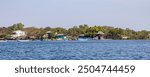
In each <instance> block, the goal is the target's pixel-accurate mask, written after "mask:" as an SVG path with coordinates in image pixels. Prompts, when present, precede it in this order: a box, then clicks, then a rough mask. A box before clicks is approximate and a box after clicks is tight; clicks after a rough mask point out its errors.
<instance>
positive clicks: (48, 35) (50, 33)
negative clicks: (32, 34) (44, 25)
mask: <svg viewBox="0 0 150 77" xmlns="http://www.w3.org/2000/svg"><path fill="white" fill-rule="evenodd" d="M46 34H47V38H48V39H51V38H52V32H51V31H47V32H46Z"/></svg>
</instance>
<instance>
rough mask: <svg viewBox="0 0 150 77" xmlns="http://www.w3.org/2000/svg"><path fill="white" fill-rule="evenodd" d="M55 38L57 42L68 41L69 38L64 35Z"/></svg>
mask: <svg viewBox="0 0 150 77" xmlns="http://www.w3.org/2000/svg"><path fill="white" fill-rule="evenodd" d="M55 38H56V40H67V37H66V35H64V34H57V35H56V36H55Z"/></svg>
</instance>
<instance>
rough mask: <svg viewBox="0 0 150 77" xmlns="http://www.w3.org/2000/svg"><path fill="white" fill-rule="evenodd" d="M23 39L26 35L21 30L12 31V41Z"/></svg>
mask: <svg viewBox="0 0 150 77" xmlns="http://www.w3.org/2000/svg"><path fill="white" fill-rule="evenodd" d="M25 37H26V33H25V32H24V31H21V30H16V31H13V32H12V35H11V38H12V39H24V38H25Z"/></svg>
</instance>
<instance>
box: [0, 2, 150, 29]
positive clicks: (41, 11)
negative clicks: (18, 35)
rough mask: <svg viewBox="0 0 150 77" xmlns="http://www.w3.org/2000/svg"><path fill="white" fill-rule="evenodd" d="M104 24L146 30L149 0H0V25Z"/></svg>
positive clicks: (149, 6)
mask: <svg viewBox="0 0 150 77" xmlns="http://www.w3.org/2000/svg"><path fill="white" fill-rule="evenodd" d="M18 22H22V23H24V24H25V25H26V26H27V27H28V26H35V27H46V26H50V27H64V28H67V27H72V26H74V25H80V24H88V25H108V26H114V27H121V28H131V29H134V30H142V29H145V30H150V0H0V26H1V27H2V26H10V25H12V24H14V23H18Z"/></svg>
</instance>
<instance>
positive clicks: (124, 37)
mask: <svg viewBox="0 0 150 77" xmlns="http://www.w3.org/2000/svg"><path fill="white" fill-rule="evenodd" d="M121 37H122V39H123V40H127V39H129V37H128V36H126V35H122V36H121Z"/></svg>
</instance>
